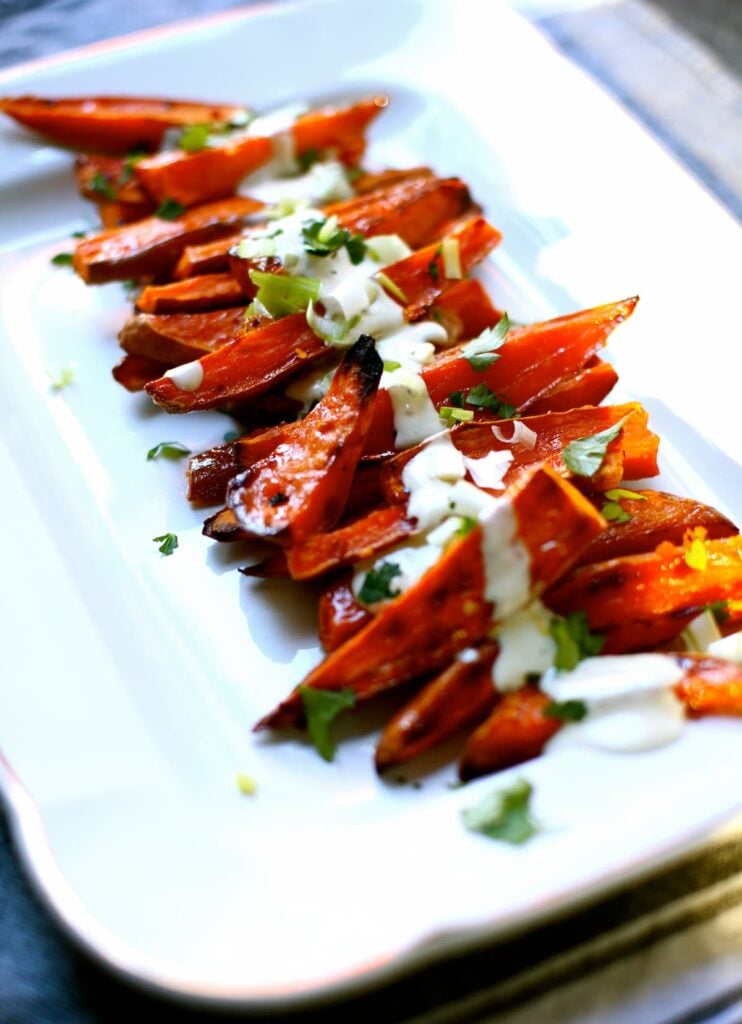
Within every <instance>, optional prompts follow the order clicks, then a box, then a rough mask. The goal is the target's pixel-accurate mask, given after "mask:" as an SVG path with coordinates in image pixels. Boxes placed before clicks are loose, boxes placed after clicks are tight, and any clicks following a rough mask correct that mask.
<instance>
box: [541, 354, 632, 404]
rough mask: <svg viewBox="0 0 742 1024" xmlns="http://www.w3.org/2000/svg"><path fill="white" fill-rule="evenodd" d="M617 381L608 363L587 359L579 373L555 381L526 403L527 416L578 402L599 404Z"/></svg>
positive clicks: (616, 376) (616, 375) (615, 374)
mask: <svg viewBox="0 0 742 1024" xmlns="http://www.w3.org/2000/svg"><path fill="white" fill-rule="evenodd" d="M617 382H618V374H617V373H616V371H615V370H614V369H613V367H612V366H611V364H610V363H604V362H602V361H601V360H600V359H597V358H595V359H591V360H590V362H589V363H588V364H587V366H585V368H584V369H583V370H580V372H579V373H576V374H574V376H572V377H567V379H566V380H560V381H557V383H556V384H555V385H554V386H553V387H552V388H550V389H549V390H547V391H545V392H544V393H543V394H542V396H541V398H539V399H537V400H536V401H535V402H533V403H531V404H530V405H529V406H528V415H529V416H539V415H541V414H542V413H545V412H566V411H567V410H568V409H575V408H577V407H578V406H581V405H600V403H601V402H602V401H603V399H604V398H605V397H606V396H607V395H608V394H610V392H611V391H612V390H613V388H614V387H615V386H616V383H617Z"/></svg>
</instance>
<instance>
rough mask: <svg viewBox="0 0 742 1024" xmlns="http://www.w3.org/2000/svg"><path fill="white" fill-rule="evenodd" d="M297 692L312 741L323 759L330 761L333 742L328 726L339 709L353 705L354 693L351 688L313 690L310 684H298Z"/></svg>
mask: <svg viewBox="0 0 742 1024" xmlns="http://www.w3.org/2000/svg"><path fill="white" fill-rule="evenodd" d="M299 694H300V696H301V702H302V704H303V705H304V714H305V715H306V719H307V729H308V731H309V736H310V738H311V740H312V743H314V745H315V747H316V748H317V751H318V752H319V754H320V755H321V756H322V757H323V758H324V759H325V761H332V759H333V757H334V756H335V743H334V742H333V739H332V736H331V734H330V726H331V725H332V723H333V722H334V721H335V719H336V718H337V716H338V715H339V714H340V712H341V711H347V710H348V709H349V708H352V707H353V706H354V705H355V702H356V698H355V694H354V693H353V691H352V690H315V689H314V688H313V687H311V686H300V687H299Z"/></svg>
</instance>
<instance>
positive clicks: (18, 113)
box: [0, 96, 246, 153]
mask: <svg viewBox="0 0 742 1024" xmlns="http://www.w3.org/2000/svg"><path fill="white" fill-rule="evenodd" d="M0 110H2V111H3V112H4V113H5V114H7V115H8V116H9V117H12V118H14V120H16V121H18V122H19V123H20V124H22V125H25V127H26V128H30V129H31V130H32V131H35V132H38V133H39V135H43V136H44V138H46V139H50V140H51V141H52V142H56V143H58V144H59V145H60V146H72V147H73V148H74V149H84V150H89V151H91V152H95V151H99V152H101V153H128V152H129V151H131V150H136V149H140V148H145V149H155V148H156V147H157V146H159V144H160V142H161V141H162V137H163V135H164V134H165V132H166V131H167V129H168V128H171V127H174V126H178V125H183V126H185V125H189V124H205V123H208V122H213V121H219V122H229V121H232V120H233V119H234V118H236V117H239V118H243V117H244V115H245V113H246V111H245V108H244V107H240V106H236V105H234V104H226V103H194V102H191V101H190V100H167V99H147V98H145V97H142V96H83V97H72V96H67V97H60V98H58V99H49V98H46V97H41V96H15V97H13V96H9V97H6V98H5V99H0Z"/></svg>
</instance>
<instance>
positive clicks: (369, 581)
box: [358, 562, 402, 604]
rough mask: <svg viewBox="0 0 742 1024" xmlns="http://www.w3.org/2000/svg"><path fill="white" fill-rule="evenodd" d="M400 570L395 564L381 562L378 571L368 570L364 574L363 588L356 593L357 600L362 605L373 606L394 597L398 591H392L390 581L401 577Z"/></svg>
mask: <svg viewBox="0 0 742 1024" xmlns="http://www.w3.org/2000/svg"><path fill="white" fill-rule="evenodd" d="M401 575H402V570H401V569H400V567H399V566H398V565H397V563H396V562H382V563H381V565H380V566H379V568H378V569H370V570H369V571H368V572H367V573H366V578H365V580H364V581H363V586H362V587H361V589H360V590H359V592H358V599H359V600H360V601H362V602H363V603H364V604H375V603H376V602H377V601H385V600H386V599H387V598H390V597H396V596H397V594H398V593H399V591H398V590H392V588H391V581H392V580H393V579H394V577H395V576H401Z"/></svg>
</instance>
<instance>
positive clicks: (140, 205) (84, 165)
mask: <svg viewBox="0 0 742 1024" xmlns="http://www.w3.org/2000/svg"><path fill="white" fill-rule="evenodd" d="M75 180H76V182H77V187H78V189H79V190H80V195H81V196H82V197H83V198H84V199H88V200H89V201H90V202H92V203H100V201H101V199H105V200H106V203H107V205H112V206H115V207H116V210H117V214H116V215H117V217H118V218H119V220H118V221H116V222H114V223H124V224H128V223H130V222H131V221H134V220H141V218H142V217H148V216H149V215H150V214H151V213H153V212H154V209H155V203H154V202H153V201H152V199H150V197H149V196H148V195H146V194H145V193H144V192H142V189H141V188H140V186H139V183H138V181H137V180H136V178H135V177H134V168H133V164H130V163H128V162H127V161H126V160H125V159H124V158H123V157H118V156H100V155H94V154H90V153H82V154H81V155H80V156H78V157H77V159H76V160H75ZM101 185H102V186H103V187H102V188H101ZM104 223H105V222H104Z"/></svg>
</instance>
